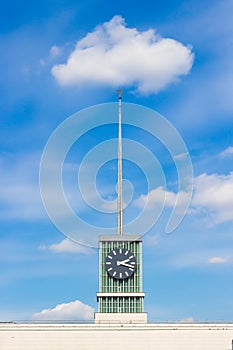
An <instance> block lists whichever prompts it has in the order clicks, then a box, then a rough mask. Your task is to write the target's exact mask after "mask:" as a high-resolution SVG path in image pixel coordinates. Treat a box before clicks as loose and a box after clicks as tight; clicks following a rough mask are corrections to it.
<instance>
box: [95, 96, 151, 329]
mask: <svg viewBox="0 0 233 350" xmlns="http://www.w3.org/2000/svg"><path fill="white" fill-rule="evenodd" d="M117 93H118V115H119V121H118V234H116V235H103V236H100V237H99V292H98V293H97V302H98V312H96V313H95V323H146V322H147V313H145V312H144V306H143V304H144V296H145V293H143V291H142V239H141V237H140V236H138V235H131V234H130V235H125V234H123V210H122V123H121V99H122V91H121V90H118V91H117Z"/></svg>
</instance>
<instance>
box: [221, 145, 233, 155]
mask: <svg viewBox="0 0 233 350" xmlns="http://www.w3.org/2000/svg"><path fill="white" fill-rule="evenodd" d="M219 155H220V157H222V158H231V157H233V147H232V146H229V147H228V148H226V149H225V150H224V151H222V152H221V153H220V154H219Z"/></svg>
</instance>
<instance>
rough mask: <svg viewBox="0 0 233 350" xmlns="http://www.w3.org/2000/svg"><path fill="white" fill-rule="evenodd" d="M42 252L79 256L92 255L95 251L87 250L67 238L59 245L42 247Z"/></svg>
mask: <svg viewBox="0 0 233 350" xmlns="http://www.w3.org/2000/svg"><path fill="white" fill-rule="evenodd" d="M39 248H40V249H41V250H46V249H48V250H51V251H53V252H55V253H78V254H86V255H87V254H92V253H93V252H94V251H93V249H91V248H87V247H84V246H82V245H81V244H78V243H76V242H74V241H72V240H71V239H68V238H65V239H64V240H62V241H61V242H59V243H54V244H51V245H49V246H40V247H39Z"/></svg>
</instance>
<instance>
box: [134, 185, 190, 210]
mask: <svg viewBox="0 0 233 350" xmlns="http://www.w3.org/2000/svg"><path fill="white" fill-rule="evenodd" d="M179 195H180V196H181V198H182V201H181V202H184V201H185V198H186V196H187V193H186V192H180V193H179ZM177 197H178V193H175V192H171V191H166V190H165V189H164V187H162V186H160V187H157V188H155V189H154V190H152V191H151V192H150V193H149V194H147V195H143V194H142V195H141V196H140V197H139V198H138V199H137V200H135V202H134V205H135V206H136V207H139V208H143V207H145V205H146V203H147V202H148V204H147V208H148V209H151V210H153V209H154V207H155V205H156V204H158V203H162V204H164V205H165V206H166V207H173V206H174V205H175V203H176V200H177ZM181 202H180V203H181Z"/></svg>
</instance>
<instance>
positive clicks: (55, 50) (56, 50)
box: [50, 45, 62, 59]
mask: <svg viewBox="0 0 233 350" xmlns="http://www.w3.org/2000/svg"><path fill="white" fill-rule="evenodd" d="M61 53H62V48H61V47H59V46H57V45H54V46H52V47H51V49H50V57H51V59H53V58H56V57H58V56H59V55H60V54H61Z"/></svg>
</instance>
